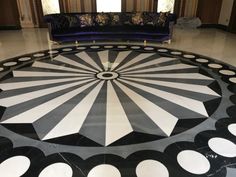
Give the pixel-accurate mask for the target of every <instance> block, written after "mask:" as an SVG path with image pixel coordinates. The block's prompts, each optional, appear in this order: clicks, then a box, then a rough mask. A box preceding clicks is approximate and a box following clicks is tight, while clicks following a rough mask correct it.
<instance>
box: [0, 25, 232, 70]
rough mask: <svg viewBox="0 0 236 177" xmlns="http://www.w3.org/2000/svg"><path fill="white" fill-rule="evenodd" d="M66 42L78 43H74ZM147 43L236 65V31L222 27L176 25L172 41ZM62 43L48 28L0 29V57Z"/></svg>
mask: <svg viewBox="0 0 236 177" xmlns="http://www.w3.org/2000/svg"><path fill="white" fill-rule="evenodd" d="M108 43H111V42H108ZM119 43H121V42H119ZM124 43H127V42H124ZM140 44H142V43H140ZM66 45H74V44H72V43H70V44H66ZM147 45H157V46H164V47H168V48H174V49H179V50H184V51H189V52H194V53H198V54H202V55H205V56H209V57H212V58H215V59H218V60H222V61H224V62H226V63H229V64H231V65H234V66H236V34H231V33H228V32H224V31H222V30H217V29H177V28H175V30H174V37H173V40H172V43H171V44H160V43H149V42H148V43H147ZM62 46H64V45H62ZM58 47H61V46H59V45H55V44H52V43H51V42H49V40H48V31H47V29H24V30H19V31H0V60H4V59H7V58H11V57H15V56H18V55H22V54H25V53H30V52H36V51H39V50H43V49H48V48H58Z"/></svg>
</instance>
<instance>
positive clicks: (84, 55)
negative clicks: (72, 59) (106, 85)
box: [76, 52, 102, 71]
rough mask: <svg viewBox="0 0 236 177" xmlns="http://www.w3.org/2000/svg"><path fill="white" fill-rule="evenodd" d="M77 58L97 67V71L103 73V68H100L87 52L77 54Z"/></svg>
mask: <svg viewBox="0 0 236 177" xmlns="http://www.w3.org/2000/svg"><path fill="white" fill-rule="evenodd" d="M76 56H77V57H79V58H81V59H82V60H83V61H85V62H86V63H88V64H90V65H91V66H93V67H95V68H96V69H97V70H99V71H102V68H101V67H100V66H98V64H97V63H96V62H95V61H94V60H93V59H92V58H91V57H90V56H89V55H88V54H87V53H86V52H80V53H77V54H76Z"/></svg>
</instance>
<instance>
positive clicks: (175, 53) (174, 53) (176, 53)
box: [171, 51, 182, 55]
mask: <svg viewBox="0 0 236 177" xmlns="http://www.w3.org/2000/svg"><path fill="white" fill-rule="evenodd" d="M171 54H173V55H181V54H182V52H177V51H174V52H171Z"/></svg>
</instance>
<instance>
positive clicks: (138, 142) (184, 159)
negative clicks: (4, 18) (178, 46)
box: [0, 45, 236, 177]
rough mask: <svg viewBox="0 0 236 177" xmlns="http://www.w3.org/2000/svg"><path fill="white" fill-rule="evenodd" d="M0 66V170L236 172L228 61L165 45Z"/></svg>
mask: <svg viewBox="0 0 236 177" xmlns="http://www.w3.org/2000/svg"><path fill="white" fill-rule="evenodd" d="M0 67H1V71H0V75H1V82H0V89H1V93H0V106H1V107H0V110H1V118H0V136H1V137H2V140H1V139H0V174H1V173H2V172H4V173H6V174H7V173H10V172H7V171H6V170H5V171H4V168H8V166H9V165H13V164H14V163H18V162H20V161H25V165H22V167H19V168H20V170H18V172H19V174H18V176H21V175H23V174H24V175H23V176H40V177H48V176H49V174H50V173H51V171H53V170H54V171H55V172H54V173H53V174H54V176H59V175H60V174H64V176H68V177H69V176H70V177H71V176H73V177H77V176H88V177H101V176H114V177H120V176H122V177H124V176H127V177H128V176H129V177H132V176H137V177H145V176H149V177H150V176H153V175H154V174H155V175H154V176H158V175H160V176H163V177H168V176H173V177H175V176H181V177H183V176H186V177H187V176H199V175H200V176H201V175H202V176H207V175H211V176H219V177H220V176H225V177H230V176H228V175H227V174H230V173H232V174H236V173H235V170H234V165H233V164H234V161H236V145H235V144H234V143H235V142H234V141H236V140H235V137H234V136H235V135H236V126H235V125H236V124H235V123H234V122H235V120H234V119H233V117H234V115H236V114H235V113H236V109H235V106H234V104H236V101H235V100H236V99H235V98H236V97H235V92H236V87H235V84H236V76H235V71H236V70H235V68H234V67H232V66H228V65H226V64H224V63H220V62H218V61H215V60H213V59H210V58H208V57H204V56H199V55H196V54H191V53H186V52H182V51H176V50H171V49H166V48H158V47H143V46H132V45H122V46H119V45H113V46H100V45H98V46H79V47H78V46H74V47H67V48H61V49H54V50H52V51H42V52H39V53H33V54H29V55H25V56H21V57H16V58H13V59H10V60H6V61H4V62H2V63H1V66H0ZM1 141H2V142H3V143H1ZM1 144H2V146H3V147H1ZM4 146H6V147H5V148H4ZM13 147H14V148H13ZM31 148H32V152H34V151H35V152H34V153H35V154H36V156H34V155H33V154H32V153H27V152H26V151H30V149H31ZM1 149H3V150H1ZM4 149H9V150H7V153H5V155H3V154H4ZM21 152H25V153H21ZM37 154H38V155H37ZM1 156H2V157H1ZM37 158H38V162H39V163H38V164H34V163H35V162H34V161H37ZM104 159H106V160H105V161H104ZM221 161H222V162H223V161H224V162H225V163H222V162H221ZM78 167H79V168H78ZM218 168H222V170H217V169H218ZM130 169H131V171H130ZM1 170H2V171H1ZM127 170H129V172H127ZM7 175H10V176H11V174H7ZM7 175H6V176H7Z"/></svg>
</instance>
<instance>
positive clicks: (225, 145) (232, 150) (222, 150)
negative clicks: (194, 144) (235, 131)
mask: <svg viewBox="0 0 236 177" xmlns="http://www.w3.org/2000/svg"><path fill="white" fill-rule="evenodd" d="M208 145H209V147H210V148H211V149H212V150H213V151H214V152H215V153H217V154H219V155H221V156H224V157H236V145H235V144H234V143H233V142H231V141H229V140H227V139H224V138H212V139H210V140H209V142H208Z"/></svg>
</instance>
